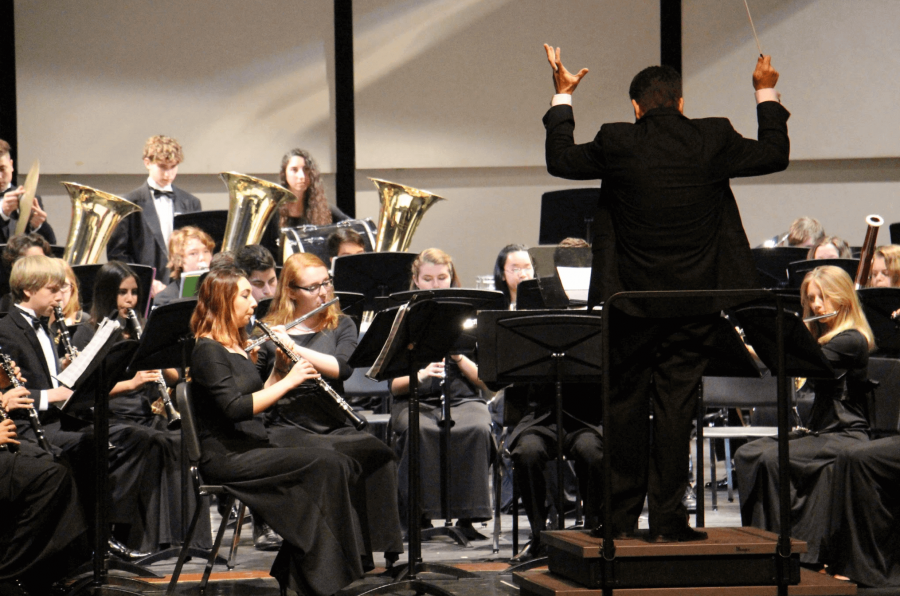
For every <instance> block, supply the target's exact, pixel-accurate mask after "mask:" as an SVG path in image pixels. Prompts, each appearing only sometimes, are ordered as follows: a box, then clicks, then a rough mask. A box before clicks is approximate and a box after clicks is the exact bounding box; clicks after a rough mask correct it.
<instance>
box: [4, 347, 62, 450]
mask: <svg viewBox="0 0 900 596" xmlns="http://www.w3.org/2000/svg"><path fill="white" fill-rule="evenodd" d="M0 367H3V372H5V373H6V376H7V377H9V382H10V383H12V386H13V387H21V386H22V383H21V382H19V378H18V377H16V371H15V368H13V365H12V360H11V359H10V357H9V356H7V355H6V354H0ZM28 421H29V422H30V423H31V429H32V430H33V431H34V434H35V436H36V437H37V442H38V445H40V446H41V448H42V449H44V451H46V452H47V453H53V448H52V447H50V441H48V440H47V437H46V436H45V435H44V427H43V426H41V419H40V418H38V413H37V410H35V409H34V408H28Z"/></svg>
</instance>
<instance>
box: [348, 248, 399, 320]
mask: <svg viewBox="0 0 900 596" xmlns="http://www.w3.org/2000/svg"><path fill="white" fill-rule="evenodd" d="M414 260H416V254H415V253H407V252H369V253H362V254H358V255H346V256H343V257H336V258H335V259H334V290H335V291H336V292H356V293H357V294H362V295H364V296H365V303H364V308H363V310H370V311H374V310H378V309H377V308H376V300H375V299H376V298H378V297H386V296H389V295H390V294H393V293H394V292H402V291H403V290H408V289H409V280H410V277H411V276H412V262H413V261H414Z"/></svg>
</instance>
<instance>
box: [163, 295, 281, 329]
mask: <svg viewBox="0 0 900 596" xmlns="http://www.w3.org/2000/svg"><path fill="white" fill-rule="evenodd" d="M272 300H273V299H272V298H263V299H262V300H260V301H259V302H257V303H256V310H255V311H253V316H254V317H255V318H257V319H264V318H265V316H266V315H267V314H268V313H269V308H271V307H272ZM167 306H168V305H167ZM160 308H162V307H160ZM250 327H252V325H251V326H250Z"/></svg>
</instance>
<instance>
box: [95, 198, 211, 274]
mask: <svg viewBox="0 0 900 596" xmlns="http://www.w3.org/2000/svg"><path fill="white" fill-rule="evenodd" d="M172 190H173V191H174V193H175V198H174V200H173V202H172V206H173V211H174V214H175V215H179V214H181V213H193V212H195V211H200V210H201V209H202V206H201V205H200V199H198V198H197V197H195V196H194V195H192V194H191V193H189V192H186V191H183V190H181V189H180V188H178V187H177V186H175V185H174V184H173V185H172ZM124 198H125V199H127V200H129V201H131V202H132V203H134V204H136V205H137V206H138V207H140V208H141V210H142V211H141V212H140V213H134V214H132V215H129V216H128V217H126V218H125V219H123V220H122V221H121V222H120V223H119V225H118V226H116V229H115V230H113V233H112V235H111V236H110V238H109V243H108V244H107V245H106V258H107V259H108V260H110V261H113V260H115V261H124V262H125V263H138V264H141V265H150V266H151V267H156V279H158V280H160V281H162V282H163V283H168V282H169V270H168V269H166V263H167V262H168V261H169V247H168V246H166V241H165V240H164V239H163V234H162V228H161V227H160V225H159V217H158V216H157V214H156V205H154V204H153V195H152V194H151V192H150V185H149V184H148V183H147V182H144V184H142V185H141V187H140V188H136V189H135V190H133V191H131V192H130V193H128V194H127V195H125V197H124Z"/></svg>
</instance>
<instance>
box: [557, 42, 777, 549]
mask: <svg viewBox="0 0 900 596" xmlns="http://www.w3.org/2000/svg"><path fill="white" fill-rule="evenodd" d="M544 49H545V50H546V53H547V59H548V60H549V62H550V65H551V67H552V69H553V81H554V85H555V87H556V95H554V97H553V100H552V102H551V107H550V109H549V110H548V111H547V113H546V114H545V115H544V127H545V129H546V133H547V135H546V144H545V153H546V162H547V171H548V172H549V173H550V174H552V175H553V176H557V177H560V178H567V179H573V180H602V186H601V189H600V201H599V204H598V209H597V212H596V214H595V217H594V226H595V228H594V229H595V236H594V239H593V242H592V243H591V246H592V249H593V253H594V256H593V262H592V266H591V268H592V271H591V284H590V293H589V298H588V302H589V304H590V305H591V306H596V305H598V304H601V303H604V302H605V301H606V300H607V299H608V298H609V297H610V296H612V295H613V294H615V293H617V292H621V291H652V290H658V291H674V290H717V289H718V290H724V289H732V290H734V289H746V288H755V287H758V282H757V279H756V267H755V265H754V261H753V257H752V253H751V252H750V244H749V242H748V241H747V236H746V234H745V233H744V228H743V224H742V223H741V217H740V212H739V211H738V207H737V203H736V201H735V198H734V195H733V194H732V192H731V188H730V185H729V180H730V179H731V178H736V177H741V176H760V175H763V174H769V173H772V172H778V171H781V170H784V169H785V168H786V167H787V165H788V159H789V153H790V142H789V140H788V135H787V120H788V117H789V115H790V114H789V113H788V111H787V110H786V109H784V107H782V105H781V103H780V100H779V95H778V93H777V92H776V91H775V89H774V87H775V83H776V82H777V81H778V72H777V71H776V70H775V69H774V68H772V65H771V58H770V57H768V56H766V57H760V58H759V60H758V61H757V64H756V69H755V71H754V73H753V86H754V88H755V90H756V101H757V120H758V122H759V132H758V140H752V139H745V138H744V137H742V136H741V135H740V134H738V133H737V132H736V131H735V130H734V128H733V127H732V126H731V123H730V122H728V120H727V119H725V118H701V119H690V118H687V117H685V116H684V97H683V95H682V85H681V74H680V73H679V72H678V71H676V70H675V69H673V68H671V67H667V66H651V67H649V68H646V69H644V70H643V71H641V72H640V73H638V74H637V75H636V76H635V77H634V79H633V80H632V82H631V87H630V89H629V96H630V97H631V103H632V107H633V108H634V115H635V122H634V123H629V122H618V123H610V124H604V125H603V127H602V128H601V129H600V131H599V132H598V133H597V135H596V136H595V137H594V139H593V140H592V141H591V142H589V143H584V144H576V143H575V141H574V129H575V116H574V113H573V111H572V93H573V92H574V91H575V88H576V87H577V86H578V84H579V83H580V82H581V79H582V78H583V77H584V76H585V75H586V74H587V72H588V71H587V69H582V70H580V71H579V72H577V73H575V74H573V73H570V72H569V71H568V70H566V68H565V67H564V66H563V64H562V60H561V58H560V50H559V48H556V50H555V51H554V49H553V48H551V47H550V46H547V45H545V46H544ZM614 304H616V305H617V306H616V307H614V308H613V309H612V313H613V317H612V318H611V323H610V342H611V344H612V345H611V357H612V365H611V367H612V368H611V370H610V371H609V372H610V373H611V374H610V382H611V384H612V388H613V394H612V396H611V404H610V412H609V414H610V417H611V420H613V421H614V422H615V424H613V425H612V428H609V429H604V433H605V434H604V447H605V449H606V452H607V453H609V456H610V462H611V465H612V468H613V485H612V487H611V488H612V493H613V502H612V515H613V520H612V525H613V532H614V534H618V535H629V534H632V533H633V532H634V529H635V527H636V525H637V520H638V517H639V516H640V513H641V511H642V509H643V506H644V499H645V497H649V499H648V501H649V514H650V515H649V517H650V524H649V525H650V534H649V535H650V539H651V540H653V541H656V542H672V541H692V540H702V539H705V538H706V533H705V532H699V531H696V530H694V529H692V528H690V527H689V526H688V515H687V510H686V508H685V506H684V504H683V503H682V497H683V496H684V494H685V490H686V488H687V479H688V456H689V448H690V435H691V430H692V428H693V417H694V413H695V411H696V387H697V384H698V382H699V381H700V378H701V376H702V374H703V371H704V369H705V368H706V364H707V362H708V356H707V355H706V354H708V350H709V349H710V348H711V347H712V345H713V336H714V335H713V332H714V329H715V322H716V319H717V318H718V316H719V312H720V310H722V309H723V308H727V307H728V306H732V305H733V304H727V303H720V302H715V303H713V301H712V300H709V301H706V302H705V303H703V304H700V303H699V301H694V302H692V303H691V304H685V302H684V301H682V302H673V301H672V300H667V301H662V300H655V301H654V300H641V301H638V300H628V301H624V300H623V301H619V302H618V303H614ZM598 397H599V396H598ZM651 402H652V405H653V416H654V417H653V434H652V436H653V443H652V445H651V440H650V437H651V435H650V425H649V424H648V419H649V414H650V412H649V404H650V403H651Z"/></svg>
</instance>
